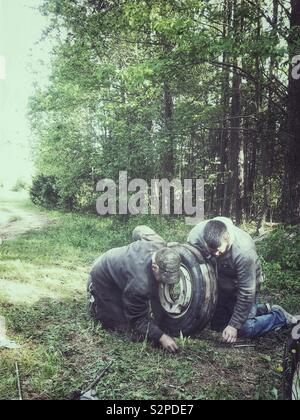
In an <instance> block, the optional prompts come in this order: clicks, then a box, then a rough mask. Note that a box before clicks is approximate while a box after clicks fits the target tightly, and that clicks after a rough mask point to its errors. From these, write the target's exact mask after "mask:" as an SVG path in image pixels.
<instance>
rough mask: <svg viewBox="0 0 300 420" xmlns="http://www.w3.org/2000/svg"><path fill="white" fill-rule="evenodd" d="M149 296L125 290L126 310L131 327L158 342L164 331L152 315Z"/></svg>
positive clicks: (124, 301)
mask: <svg viewBox="0 0 300 420" xmlns="http://www.w3.org/2000/svg"><path fill="white" fill-rule="evenodd" d="M149 300H150V297H149V296H143V295H142V294H140V293H139V294H138V293H134V291H133V290H125V291H124V293H123V305H124V312H125V316H126V318H127V321H128V322H129V324H130V326H131V328H133V329H134V330H135V331H136V332H137V333H138V334H140V335H141V336H143V337H145V338H147V339H148V340H149V341H153V342H158V341H159V339H160V338H161V336H162V335H163V334H164V332H163V331H162V330H161V329H160V328H159V327H158V326H157V325H156V324H155V322H154V321H153V320H152V319H151V316H150V305H149Z"/></svg>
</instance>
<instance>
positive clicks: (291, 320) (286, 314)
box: [272, 305, 298, 326]
mask: <svg viewBox="0 0 300 420" xmlns="http://www.w3.org/2000/svg"><path fill="white" fill-rule="evenodd" d="M272 311H279V312H281V313H282V314H283V316H284V317H285V319H286V323H287V325H288V326H290V325H297V324H298V319H297V317H295V316H294V315H292V314H290V313H289V312H287V311H286V310H285V309H283V308H282V307H281V306H279V305H273V306H272Z"/></svg>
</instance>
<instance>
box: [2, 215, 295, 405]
mask: <svg viewBox="0 0 300 420" xmlns="http://www.w3.org/2000/svg"><path fill="white" fill-rule="evenodd" d="M50 217H53V218H55V220H56V222H55V224H53V225H50V226H49V227H47V228H46V229H45V230H42V231H39V232H35V233H30V234H26V235H23V236H20V237H18V238H17V239H16V240H14V241H10V242H6V243H5V244H4V245H3V246H2V247H0V313H1V315H3V316H5V317H6V320H7V327H8V335H9V337H10V338H12V339H14V340H16V341H17V342H18V343H19V344H21V345H22V349H21V350H13V351H12V350H0V375H1V376H0V377H1V379H0V399H15V398H17V397H18V392H17V383H16V374H15V362H18V364H19V368H20V377H21V382H22V389H23V393H24V398H26V399H63V398H65V397H67V396H68V395H69V394H70V393H71V392H72V391H73V390H74V389H76V388H78V387H83V388H84V387H85V386H86V385H87V384H89V383H90V382H92V380H93V378H94V376H95V375H96V373H97V372H98V371H99V370H100V369H101V368H103V367H104V366H106V364H107V363H108V362H109V361H110V360H113V361H114V364H113V366H112V367H111V368H110V370H109V372H108V373H107V374H106V376H104V377H103V379H102V380H101V382H100V384H99V385H98V387H97V393H98V396H99V398H103V399H128V400H129V399H225V400H226V399H227V400H230V399H277V398H278V397H279V396H280V381H281V374H280V369H279V368H278V366H280V363H281V356H282V351H283V344H284V343H283V341H282V338H280V337H279V338H278V337H276V336H275V337H273V336H272V337H271V338H267V339H264V340H261V341H259V342H258V343H257V346H256V348H255V349H253V348H250V349H247V348H246V349H239V350H233V349H230V348H223V347H221V346H219V337H218V336H217V335H215V334H213V333H210V332H204V333H203V334H201V336H200V337H198V338H197V339H184V340H183V341H182V342H181V345H182V352H181V353H180V354H178V355H176V356H170V355H168V354H165V353H164V352H163V351H162V350H160V349H153V348H152V347H151V346H150V345H148V344H146V343H134V342H132V341H131V340H130V338H129V337H127V336H126V335H120V334H111V333H108V332H106V331H104V330H103V329H102V328H101V326H99V325H96V326H95V325H94V324H93V322H92V321H91V320H90V319H89V318H88V316H87V314H86V302H85V294H86V279H87V275H88V272H89V270H90V267H91V265H92V263H93V261H94V260H95V259H96V258H97V257H99V255H100V254H102V253H103V252H105V251H106V250H108V249H110V248H113V247H116V246H121V245H124V244H127V243H128V242H130V241H131V234H132V231H133V229H134V227H136V225H137V224H148V225H150V226H151V227H152V228H154V229H155V230H156V231H157V232H159V233H160V234H161V235H162V236H164V237H165V238H166V239H167V240H168V241H174V240H175V241H184V240H185V239H186V237H187V234H188V232H189V230H190V227H188V226H186V225H185V224H184V223H183V222H182V221H180V220H166V219H164V218H160V217H157V218H154V217H153V218H149V217H146V216H145V217H135V218H129V219H122V218H100V217H96V216H85V215H79V214H61V213H57V212H53V213H50ZM281 234H286V232H282V233H281ZM274 235H277V233H274ZM276 238H277V239H276V241H275V239H274V238H273V236H272V235H271V236H270V239H269V240H268V241H266V242H264V243H263V244H261V246H260V252H261V254H262V256H263V258H264V266H265V271H266V275H267V282H266V287H265V290H264V294H265V296H267V297H268V298H271V299H272V300H274V302H276V303H279V304H280V303H284V304H285V305H286V306H287V308H288V309H293V310H299V311H300V306H299V302H300V299H299V297H300V291H299V280H298V278H299V277H298V268H299V267H298V266H297V265H295V264H294V262H293V258H292V257H291V256H290V254H289V252H288V249H287V250H285V254H284V257H282V255H281V253H277V251H276V257H274V259H273V257H272V250H271V247H272V246H273V245H270V243H272V244H273V243H274V242H276V243H277V241H278V237H276ZM269 241H271V242H269ZM295 243H296V245H295ZM289 246H290V245H289ZM295 246H296V247H298V246H299V243H298V242H297V241H296V242H293V247H290V249H291V253H292V254H293V256H294V255H295V254H294V253H295V250H294V247H295ZM297 249H298V251H297V252H298V255H299V248H297ZM179 341H180V339H179Z"/></svg>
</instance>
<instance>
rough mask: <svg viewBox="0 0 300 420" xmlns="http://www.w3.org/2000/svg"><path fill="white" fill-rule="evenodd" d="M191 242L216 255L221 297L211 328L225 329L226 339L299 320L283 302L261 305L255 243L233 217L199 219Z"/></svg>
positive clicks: (208, 255)
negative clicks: (282, 306)
mask: <svg viewBox="0 0 300 420" xmlns="http://www.w3.org/2000/svg"><path fill="white" fill-rule="evenodd" d="M188 242H189V243H190V244H191V245H193V246H195V247H197V248H198V249H200V250H201V252H202V254H203V255H204V256H205V257H206V258H207V259H211V258H216V263H217V270H218V289H219V299H218V305H217V309H216V313H215V316H214V319H213V321H212V328H213V329H214V330H216V331H223V339H224V340H225V341H226V342H229V343H234V342H235V341H236V340H237V337H238V336H241V337H246V338H255V337H259V336H262V335H264V334H266V333H267V332H269V331H272V330H274V329H278V328H281V327H284V326H289V325H294V324H297V322H298V321H297V319H296V318H295V317H293V316H292V315H290V314H289V313H288V312H286V311H285V310H284V309H283V308H281V307H280V306H273V307H272V308H271V307H270V306H269V305H259V291H260V286H261V283H262V281H263V275H262V269H261V264H260V261H259V257H258V254H257V251H256V246H255V243H254V241H253V239H252V238H251V236H250V235H249V234H248V233H246V232H244V231H243V230H241V229H239V228H238V227H236V226H234V224H233V222H232V221H231V220H230V219H227V218H225V217H217V218H215V219H213V220H209V221H205V222H202V223H200V224H199V225H197V226H196V227H195V228H194V229H193V230H192V231H191V233H190V235H189V237H188Z"/></svg>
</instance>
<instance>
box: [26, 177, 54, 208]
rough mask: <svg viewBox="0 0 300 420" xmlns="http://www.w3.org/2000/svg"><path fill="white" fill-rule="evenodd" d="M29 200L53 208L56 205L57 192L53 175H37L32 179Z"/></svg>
mask: <svg viewBox="0 0 300 420" xmlns="http://www.w3.org/2000/svg"><path fill="white" fill-rule="evenodd" d="M30 198H31V201H32V202H33V203H34V204H36V205H38V206H41V207H45V208H47V209H53V208H55V207H57V206H58V202H59V194H58V190H57V186H56V178H55V177H53V176H45V175H38V176H37V177H36V178H34V179H33V182H32V187H31V188H30Z"/></svg>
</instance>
